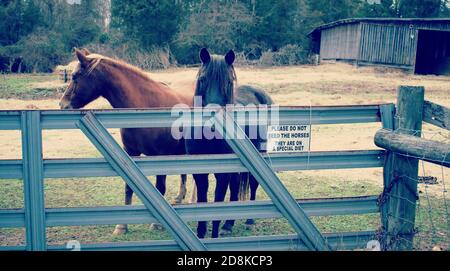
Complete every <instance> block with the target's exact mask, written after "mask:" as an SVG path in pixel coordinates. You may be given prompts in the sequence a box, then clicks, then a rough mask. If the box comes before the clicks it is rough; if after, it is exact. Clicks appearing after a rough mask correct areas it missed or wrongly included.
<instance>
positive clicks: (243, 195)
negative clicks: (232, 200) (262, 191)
mask: <svg viewBox="0 0 450 271" xmlns="http://www.w3.org/2000/svg"><path fill="white" fill-rule="evenodd" d="M239 175H240V180H241V181H240V184H239V200H240V201H246V200H247V199H248V195H249V191H248V188H249V181H248V176H249V173H248V172H242V173H240V174H239Z"/></svg>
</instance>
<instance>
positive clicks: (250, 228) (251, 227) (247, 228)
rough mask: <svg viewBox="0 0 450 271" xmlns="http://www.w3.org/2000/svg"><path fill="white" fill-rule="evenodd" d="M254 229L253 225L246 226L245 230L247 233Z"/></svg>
mask: <svg viewBox="0 0 450 271" xmlns="http://www.w3.org/2000/svg"><path fill="white" fill-rule="evenodd" d="M254 228H255V224H246V225H245V229H246V230H248V231H252V230H253V229H254Z"/></svg>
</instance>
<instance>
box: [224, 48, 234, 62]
mask: <svg viewBox="0 0 450 271" xmlns="http://www.w3.org/2000/svg"><path fill="white" fill-rule="evenodd" d="M235 58H236V55H235V54H234V51H233V50H230V51H228V53H227V54H226V55H225V62H227V64H228V65H230V66H231V65H232V64H233V62H234V59H235Z"/></svg>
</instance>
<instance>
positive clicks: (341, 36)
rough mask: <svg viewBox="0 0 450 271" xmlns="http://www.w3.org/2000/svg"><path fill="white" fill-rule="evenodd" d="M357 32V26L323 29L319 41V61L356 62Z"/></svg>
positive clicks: (357, 49)
mask: <svg viewBox="0 0 450 271" xmlns="http://www.w3.org/2000/svg"><path fill="white" fill-rule="evenodd" d="M359 31H360V29H359V24H347V25H341V26H337V27H333V28H329V29H324V30H323V31H322V34H321V39H320V57H321V59H323V60H327V59H343V60H357V58H358V52H359V41H358V37H359Z"/></svg>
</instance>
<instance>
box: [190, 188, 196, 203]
mask: <svg viewBox="0 0 450 271" xmlns="http://www.w3.org/2000/svg"><path fill="white" fill-rule="evenodd" d="M195 202H197V186H196V185H193V186H192V193H191V199H190V200H189V203H195Z"/></svg>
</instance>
